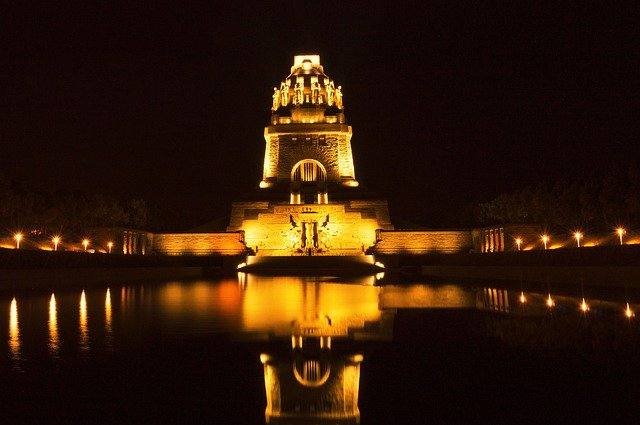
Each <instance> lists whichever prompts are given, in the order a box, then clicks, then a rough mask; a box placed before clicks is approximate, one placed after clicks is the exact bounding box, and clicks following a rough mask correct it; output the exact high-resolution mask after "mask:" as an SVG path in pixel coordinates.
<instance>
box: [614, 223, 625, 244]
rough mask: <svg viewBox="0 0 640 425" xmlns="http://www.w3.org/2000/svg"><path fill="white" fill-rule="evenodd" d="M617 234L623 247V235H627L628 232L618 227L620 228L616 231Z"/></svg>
mask: <svg viewBox="0 0 640 425" xmlns="http://www.w3.org/2000/svg"><path fill="white" fill-rule="evenodd" d="M616 233H617V234H618V237H619V238H620V245H623V242H622V235H624V234H625V233H626V231H625V230H624V228H622V227H618V228H617V229H616Z"/></svg>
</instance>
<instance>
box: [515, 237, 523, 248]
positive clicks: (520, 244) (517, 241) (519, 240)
mask: <svg viewBox="0 0 640 425" xmlns="http://www.w3.org/2000/svg"><path fill="white" fill-rule="evenodd" d="M516 245H517V246H518V251H520V247H521V246H522V239H520V238H516Z"/></svg>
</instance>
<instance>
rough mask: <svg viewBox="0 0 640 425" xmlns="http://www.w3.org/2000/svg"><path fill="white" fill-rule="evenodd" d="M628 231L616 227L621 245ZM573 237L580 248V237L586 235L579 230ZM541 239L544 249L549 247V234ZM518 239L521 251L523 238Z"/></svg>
mask: <svg viewBox="0 0 640 425" xmlns="http://www.w3.org/2000/svg"><path fill="white" fill-rule="evenodd" d="M625 233H627V231H626V230H625V229H623V228H622V227H618V228H617V229H616V234H617V235H618V238H620V245H624V241H623V239H622V236H623V235H624V234H625ZM573 237H574V238H575V239H576V243H577V245H578V248H580V239H582V238H583V237H584V235H583V234H582V232H580V231H578V232H575V233H574V234H573ZM540 240H541V241H542V244H543V245H544V249H545V250H546V249H547V243H548V242H549V241H550V240H551V238H550V237H549V235H542V236H540ZM515 241H516V246H517V247H518V251H520V249H521V248H522V243H523V240H522V238H521V237H519V236H518V237H516V239H515Z"/></svg>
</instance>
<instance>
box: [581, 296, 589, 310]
mask: <svg viewBox="0 0 640 425" xmlns="http://www.w3.org/2000/svg"><path fill="white" fill-rule="evenodd" d="M580 310H582V311H583V312H584V313H586V312H587V311H589V305H588V304H587V302H586V301H585V299H584V298H583V299H582V303H580Z"/></svg>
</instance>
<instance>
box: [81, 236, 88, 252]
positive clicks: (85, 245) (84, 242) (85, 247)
mask: <svg viewBox="0 0 640 425" xmlns="http://www.w3.org/2000/svg"><path fill="white" fill-rule="evenodd" d="M82 245H84V250H85V251H86V250H87V247H88V246H89V239H85V240H83V241H82Z"/></svg>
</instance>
